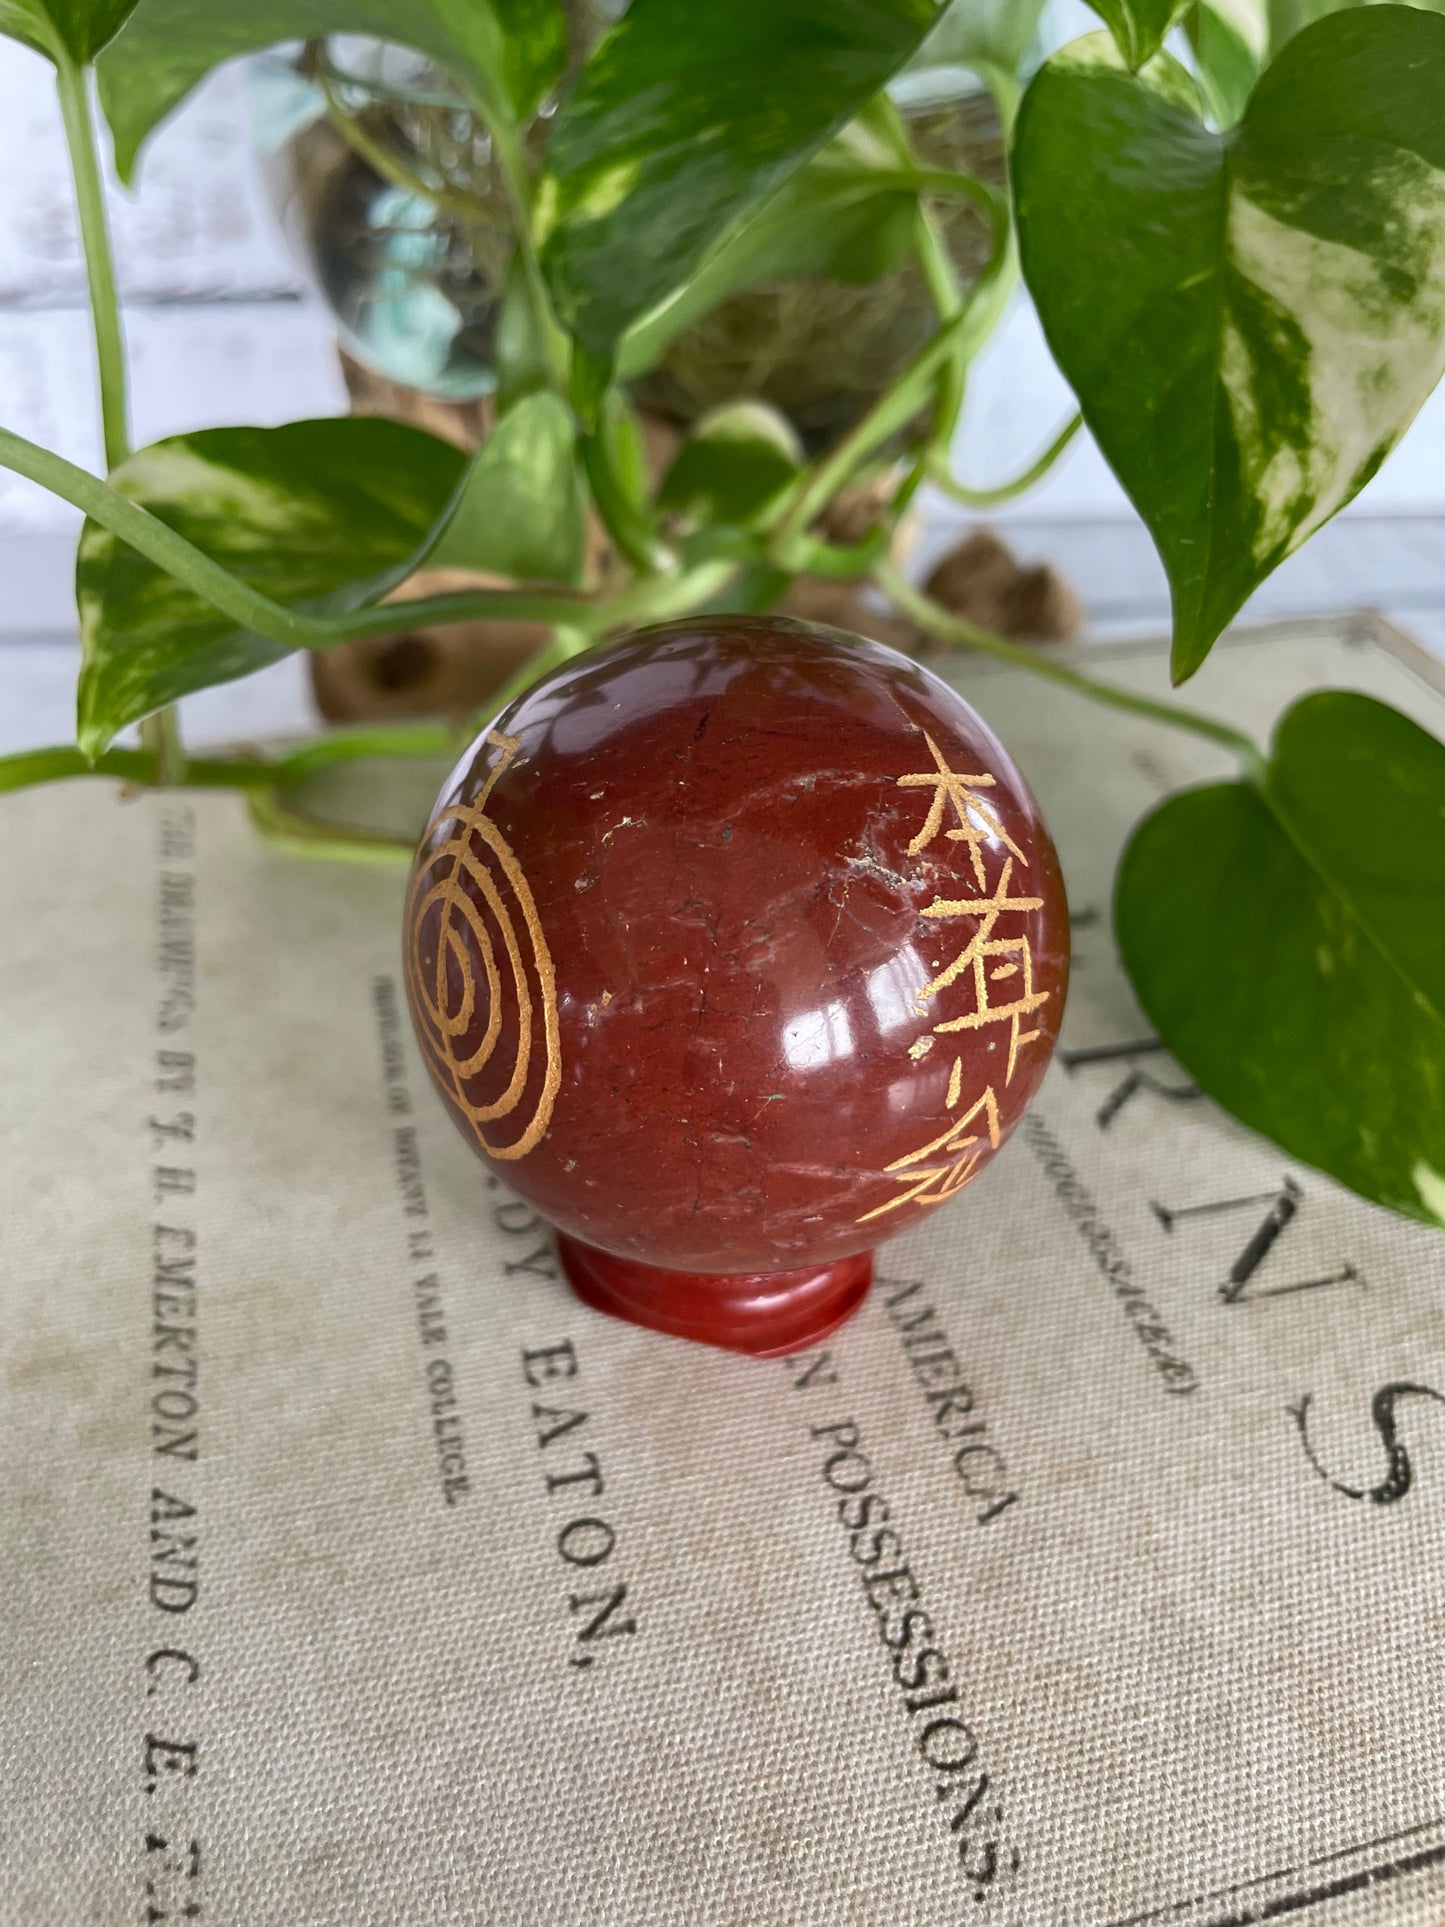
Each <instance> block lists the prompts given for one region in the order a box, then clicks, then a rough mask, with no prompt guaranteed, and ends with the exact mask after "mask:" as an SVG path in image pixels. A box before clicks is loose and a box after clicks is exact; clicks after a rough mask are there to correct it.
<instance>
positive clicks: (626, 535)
mask: <svg viewBox="0 0 1445 1927" xmlns="http://www.w3.org/2000/svg"><path fill="white" fill-rule="evenodd" d="M577 452H578V454H579V455H580V456H581V457H582V467H583V470H584V471H585V473H586V476H587V482H588V486H589V487H590V488H591V490H592V501H593V506H594V507H595V508H596V510H597V513H598V515H599V516H600V517H601V518H602V526H603V527H604V528H605V529H606V531H607V533H608V534H609V535H610V536H611V537H612V541H613V545H614V547H615V548H616V550H617V553H618V554H619V555H620V556H621V557H622V559H623V561H624V562H627V563H629V564H630V565H631V567H632V568H634V569H636V570H638V571H640V572H641V573H642V574H644V575H665V574H667V573H668V572H669V571H671V570H675V569H676V568H677V553H676V551H675V550H674V549H673V548H671V547H670V546H669V544H667V543H666V542H663V541H662V540H661V539H660V538H659V536H658V535H657V532H656V531H655V530H654V529H653V528H652V526H651V524H650V523H649V521H648V520H647V518H646V516H645V515H644V514H642V513H640V512H639V511H638V509H637V507H636V505H635V504H634V503H633V502H632V501H630V500H629V499H628V495H627V491H626V489H625V488H624V487H623V486H622V483H621V481H620V480H619V478H618V475H617V472H616V469H615V468H614V466H613V463H612V451H611V450H610V449H609V448H608V446H607V431H606V428H605V427H604V426H602V425H600V424H599V426H598V427H597V428H596V429H595V430H591V431H589V430H587V429H584V430H583V431H582V433H581V434H580V435H579V436H578V437H577Z"/></svg>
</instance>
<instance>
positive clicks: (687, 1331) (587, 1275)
mask: <svg viewBox="0 0 1445 1927" xmlns="http://www.w3.org/2000/svg"><path fill="white" fill-rule="evenodd" d="M557 1255H558V1257H559V1258H560V1259H561V1260H562V1269H563V1271H565V1272H566V1274H567V1280H568V1283H569V1284H570V1285H571V1287H572V1289H573V1291H575V1292H576V1294H577V1296H578V1297H579V1298H580V1299H581V1300H582V1302H583V1304H585V1305H591V1306H592V1308H593V1309H594V1310H595V1311H605V1312H610V1313H611V1315H612V1316H613V1317H614V1318H626V1319H628V1320H630V1322H631V1323H632V1324H634V1325H646V1326H648V1327H649V1328H650V1329H651V1330H653V1331H659V1332H666V1333H667V1334H668V1335H669V1337H672V1338H692V1339H695V1340H697V1341H698V1342H699V1343H700V1344H703V1345H716V1346H718V1347H720V1349H721V1350H723V1351H728V1352H746V1353H747V1354H748V1355H749V1356H750V1357H753V1358H781V1357H783V1356H785V1355H786V1354H787V1353H788V1352H797V1351H804V1350H806V1349H807V1348H808V1346H810V1345H815V1344H817V1342H818V1341H819V1339H822V1338H826V1337H827V1336H828V1335H829V1333H830V1332H834V1331H836V1330H837V1329H838V1327H839V1326H840V1325H841V1324H842V1323H843V1321H844V1320H845V1319H846V1318H851V1317H852V1315H853V1313H854V1312H855V1311H857V1309H858V1307H859V1306H860V1305H861V1304H862V1302H863V1300H864V1298H865V1297H866V1296H867V1295H868V1287H869V1286H870V1285H871V1284H872V1282H873V1253H872V1252H871V1251H864V1252H860V1253H858V1254H857V1255H856V1256H855V1257H852V1258H835V1259H834V1260H833V1261H832V1263H831V1264H825V1265H803V1266H801V1267H800V1268H799V1269H797V1270H795V1271H748V1272H734V1273H717V1272H706V1271H668V1270H665V1269H663V1268H662V1267H661V1266H658V1265H644V1264H640V1263H639V1262H638V1261H637V1260H636V1259H635V1258H617V1257H614V1256H613V1255H612V1253H611V1252H608V1251H599V1250H597V1248H596V1247H595V1246H593V1245H586V1244H583V1243H581V1241H580V1240H578V1239H576V1238H569V1237H568V1236H567V1234H566V1232H562V1231H559V1232H558V1234H557Z"/></svg>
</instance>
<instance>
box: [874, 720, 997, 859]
mask: <svg viewBox="0 0 1445 1927" xmlns="http://www.w3.org/2000/svg"><path fill="white" fill-rule="evenodd" d="M923 740H924V742H925V743H927V745H928V753H929V755H930V756H931V757H932V758H933V760H934V762H935V763H936V764H937V766H938V767H937V768H936V769H934V770H926V771H924V772H923V774H921V775H919V776H900V777H899V779H898V787H899V789H901V790H912V789H932V791H933V800H932V802H930V804H929V805H928V815H927V816H926V817H925V818H924V823H923V828H922V829H921V830H920V831H919V832H918V834H917V836H915V837H914V839H913V841H912V842H911V843H910V844H909V846H908V854H909V855H910V856H917V855H918V853H919V851H920V850H926V849H927V848H928V846H929V844H930V843H931V842H932V841H933V839H934V838H935V837H936V836H937V835H938V833H939V831H940V830H942V829H943V812H944V809H945V807H946V805H947V804H949V803H951V804H952V805H953V813H954V815H955V816H956V817H957V818H958V827H957V829H953V830H946V831H944V834H945V835H946V836H947V838H948V840H949V842H950V843H966V844H967V845H968V854H969V856H970V858H971V859H972V862H973V876H974V881H975V882H976V883H977V885H978V887H979V889H980V890H981V889H982V888H983V887H984V883H985V881H986V874H985V871H984V867H983V853H982V852H981V850H980V849H979V844H980V843H1002V844H1003V846H1004V848H1005V849H1006V850H1009V851H1011V852H1012V854H1013V855H1014V856H1016V857H1017V858H1018V860H1019V862H1020V863H1022V864H1023V866H1024V868H1025V869H1027V868H1028V862H1029V860H1028V858H1027V857H1026V856H1025V855H1024V853H1023V851H1022V850H1021V849H1020V848H1019V846H1018V844H1017V843H1015V842H1014V840H1013V838H1012V837H1011V836H1010V835H1009V834H1008V832H1007V830H1005V828H1004V826H1003V822H1002V820H1001V819H1000V817H999V814H998V811H997V810H996V809H995V808H994V807H993V805H992V804H991V803H989V802H988V801H987V800H986V799H985V798H984V797H982V796H980V795H979V791H980V790H989V789H992V788H993V786H994V783H995V782H996V780H997V779H996V778H995V777H992V776H988V775H979V776H958V775H955V773H954V772H953V771H952V770H951V769H950V768H949V767H948V764H947V763H946V762H944V760H943V757H942V755H941V754H940V752H939V748H938V745H937V743H935V742H934V740H933V738H932V737H931V736H930V735H928V733H927V732H926V731H925V732H924V737H923Z"/></svg>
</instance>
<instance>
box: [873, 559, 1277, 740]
mask: <svg viewBox="0 0 1445 1927" xmlns="http://www.w3.org/2000/svg"><path fill="white" fill-rule="evenodd" d="M873 580H874V582H875V583H876V584H877V586H878V587H879V588H880V589H881V590H882V591H883V593H884V595H886V596H887V597H888V599H889V601H890V602H891V603H892V604H893V606H894V607H895V608H896V609H897V610H898V611H899V613H900V614H901V615H905V616H907V617H908V618H909V620H910V621H912V622H916V623H917V624H918V627H919V628H920V629H922V630H924V631H926V633H927V634H929V635H931V636H936V637H937V639H938V640H939V641H940V642H946V643H950V644H952V645H953V646H954V647H955V648H960V649H973V650H976V651H977V652H978V653H979V654H980V655H984V656H992V657H994V658H995V660H997V661H999V662H1007V663H1012V665H1013V666H1014V668H1016V669H1025V670H1027V671H1028V673H1029V674H1030V675H1031V676H1042V677H1043V678H1044V679H1045V680H1046V681H1048V682H1054V683H1058V684H1060V685H1061V686H1062V687H1063V688H1065V689H1072V690H1073V692H1074V693H1075V695H1077V696H1086V697H1087V698H1088V699H1089V701H1090V702H1096V703H1103V704H1105V705H1107V706H1108V707H1109V708H1110V709H1124V710H1128V711H1129V712H1130V713H1131V714H1133V715H1135V716H1147V717H1148V718H1149V719H1150V720H1151V721H1152V722H1156V723H1167V724H1168V725H1169V726H1170V727H1171V728H1172V729H1184V730H1188V731H1189V732H1190V733H1191V734H1192V735H1195V736H1203V737H1205V738H1206V739H1207V740H1208V741H1209V742H1211V743H1216V744H1218V745H1219V746H1220V747H1221V748H1223V749H1227V750H1229V751H1231V752H1232V753H1233V754H1234V755H1235V756H1237V757H1238V758H1239V760H1240V762H1241V763H1242V764H1243V765H1244V767H1245V769H1246V771H1247V772H1248V773H1249V775H1250V776H1251V777H1256V778H1257V777H1258V776H1260V775H1261V774H1262V773H1263V770H1264V757H1263V755H1262V754H1261V752H1260V750H1259V748H1258V746H1257V745H1256V744H1255V743H1253V742H1252V741H1251V740H1250V738H1249V737H1248V736H1245V735H1243V734H1242V733H1241V732H1240V731H1239V730H1237V729H1231V728H1230V726H1229V724H1228V723H1221V722H1218V721H1216V720H1215V718H1214V717H1213V716H1206V715H1204V714H1203V713H1202V712H1201V711H1199V710H1197V709H1183V708H1181V707H1179V706H1178V705H1177V704H1175V703H1160V702H1155V701H1154V700H1153V698H1152V697H1149V696H1136V695H1133V694H1132V693H1131V692H1130V691H1129V690H1127V689H1120V688H1118V687H1117V686H1116V685H1115V684H1113V683H1107V682H1098V681H1096V680H1095V679H1094V677H1092V676H1085V675H1082V674H1080V672H1079V671H1078V670H1077V669H1069V668H1067V667H1066V666H1065V665H1064V664H1063V663H1061V662H1056V661H1054V659H1053V658H1052V657H1050V656H1047V655H1044V654H1043V653H1042V652H1041V651H1040V650H1038V649H1036V648H1030V647H1028V646H1027V645H1026V644H1024V643H1018V642H1010V641H1009V640H1008V639H1007V638H1006V637H1004V636H996V635H994V634H993V632H992V631H991V630H988V629H980V628H979V627H978V626H977V624H976V623H972V622H968V621H966V620H965V619H964V618H963V617H962V616H956V615H954V614H953V613H952V612H951V611H950V610H948V609H945V608H943V607H941V606H940V604H938V603H937V602H935V601H934V600H933V599H932V597H931V596H926V595H924V594H923V593H922V591H921V590H918V589H915V588H914V587H913V585H912V584H911V583H910V582H909V581H907V579H906V578H905V577H904V576H903V575H901V574H900V573H899V571H898V570H897V569H896V568H895V567H894V565H893V564H892V563H891V562H880V563H879V564H878V566H877V567H876V568H875V569H874V571H873Z"/></svg>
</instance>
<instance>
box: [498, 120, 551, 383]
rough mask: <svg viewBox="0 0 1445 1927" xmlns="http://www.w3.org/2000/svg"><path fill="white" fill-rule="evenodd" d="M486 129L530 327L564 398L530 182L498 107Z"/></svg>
mask: <svg viewBox="0 0 1445 1927" xmlns="http://www.w3.org/2000/svg"><path fill="white" fill-rule="evenodd" d="M484 118H485V117H484ZM486 128H487V132H488V134H490V136H491V140H492V155H493V158H494V159H495V161H496V163H497V172H498V174H499V175H500V176H501V180H502V187H503V190H504V192H505V193H506V196H507V205H508V207H509V208H510V209H511V212H512V227H513V231H514V235H515V239H516V244H517V255H518V258H519V260H520V261H521V263H522V280H523V283H524V285H525V287H526V290H527V305H528V307H529V309H530V310H531V315H532V325H533V327H534V328H535V329H536V331H537V340H538V343H539V344H540V346H541V350H542V358H543V362H544V364H545V366H546V369H547V373H548V376H549V378H550V382H551V386H552V387H553V388H554V389H555V390H556V392H557V393H558V394H559V395H565V394H566V392H567V380H568V360H569V356H568V348H567V338H566V336H565V335H564V334H563V333H562V331H561V329H560V328H559V327H558V326H557V323H556V321H555V319H554V318H553V314H552V299H551V296H550V295H549V294H548V292H547V283H546V282H545V281H544V280H543V278H542V264H541V262H540V261H539V260H538V258H537V247H536V243H535V241H534V240H533V238H532V183H531V179H530V177H529V175H528V172H527V162H526V157H525V156H524V154H523V152H522V144H521V142H520V141H519V140H518V138H517V130H516V128H515V126H513V124H512V123H511V121H510V120H509V119H507V117H506V115H505V113H504V112H503V111H502V110H501V109H500V108H499V109H498V110H497V111H496V112H495V113H493V114H492V115H491V116H490V118H487V119H486Z"/></svg>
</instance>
